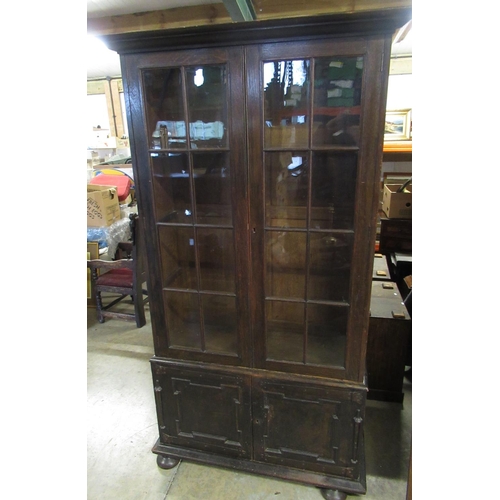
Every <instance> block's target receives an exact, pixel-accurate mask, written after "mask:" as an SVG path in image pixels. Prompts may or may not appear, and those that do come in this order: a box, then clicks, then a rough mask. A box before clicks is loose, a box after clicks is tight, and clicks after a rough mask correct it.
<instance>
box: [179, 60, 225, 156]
mask: <svg viewBox="0 0 500 500" xmlns="http://www.w3.org/2000/svg"><path fill="white" fill-rule="evenodd" d="M226 86H227V81H226V67H225V66H223V65H222V66H215V65H207V66H198V67H192V68H186V87H187V96H188V107H189V137H190V139H191V147H192V148H199V147H224V146H226V145H227V142H226V141H227V138H226V134H225V130H226V128H227V108H226V103H227V89H226Z"/></svg>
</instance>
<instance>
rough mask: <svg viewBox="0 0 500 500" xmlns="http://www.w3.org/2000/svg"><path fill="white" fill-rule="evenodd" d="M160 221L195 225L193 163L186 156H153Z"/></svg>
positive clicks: (157, 208)
mask: <svg viewBox="0 0 500 500" xmlns="http://www.w3.org/2000/svg"><path fill="white" fill-rule="evenodd" d="M151 156H152V158H151V163H152V165H153V178H154V184H153V190H154V197H155V203H154V205H155V210H156V220H157V221H158V222H177V223H192V222H193V218H192V216H191V212H192V204H191V189H190V182H189V163H188V157H187V154H185V153H151Z"/></svg>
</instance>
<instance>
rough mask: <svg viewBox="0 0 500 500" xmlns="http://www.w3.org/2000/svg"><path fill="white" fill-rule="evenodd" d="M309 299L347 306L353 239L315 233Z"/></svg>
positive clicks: (344, 236)
mask: <svg viewBox="0 0 500 500" xmlns="http://www.w3.org/2000/svg"><path fill="white" fill-rule="evenodd" d="M310 238H311V240H310V250H309V251H310V254H309V260H310V262H309V285H308V290H307V298H308V299H315V300H335V301H342V302H347V301H348V298H349V283H350V275H351V258H352V246H353V235H352V234H333V233H311V235H310Z"/></svg>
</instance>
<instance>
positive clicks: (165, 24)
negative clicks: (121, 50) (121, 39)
mask: <svg viewBox="0 0 500 500" xmlns="http://www.w3.org/2000/svg"><path fill="white" fill-rule="evenodd" d="M230 22H231V18H230V17H229V14H228V13H227V10H226V8H225V7H224V5H223V4H222V3H213V4H203V5H195V6H191V7H178V8H175V9H165V10H157V11H153V12H139V13H137V14H124V15H121V16H108V17H97V18H91V19H87V34H89V35H112V34H115V33H127V32H132V31H150V30H161V29H171V28H186V27H188V26H203V25H207V24H224V23H230Z"/></svg>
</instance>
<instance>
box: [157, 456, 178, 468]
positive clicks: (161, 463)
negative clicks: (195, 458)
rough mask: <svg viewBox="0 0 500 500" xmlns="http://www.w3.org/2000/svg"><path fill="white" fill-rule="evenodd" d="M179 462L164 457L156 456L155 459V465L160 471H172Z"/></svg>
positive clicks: (176, 459) (175, 459)
mask: <svg viewBox="0 0 500 500" xmlns="http://www.w3.org/2000/svg"><path fill="white" fill-rule="evenodd" d="M179 462H180V460H179V459H178V458H172V457H167V456H165V455H158V456H157V457H156V463H157V464H158V467H160V469H173V468H174V467H175V466H176V465H177V464H178V463H179Z"/></svg>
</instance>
